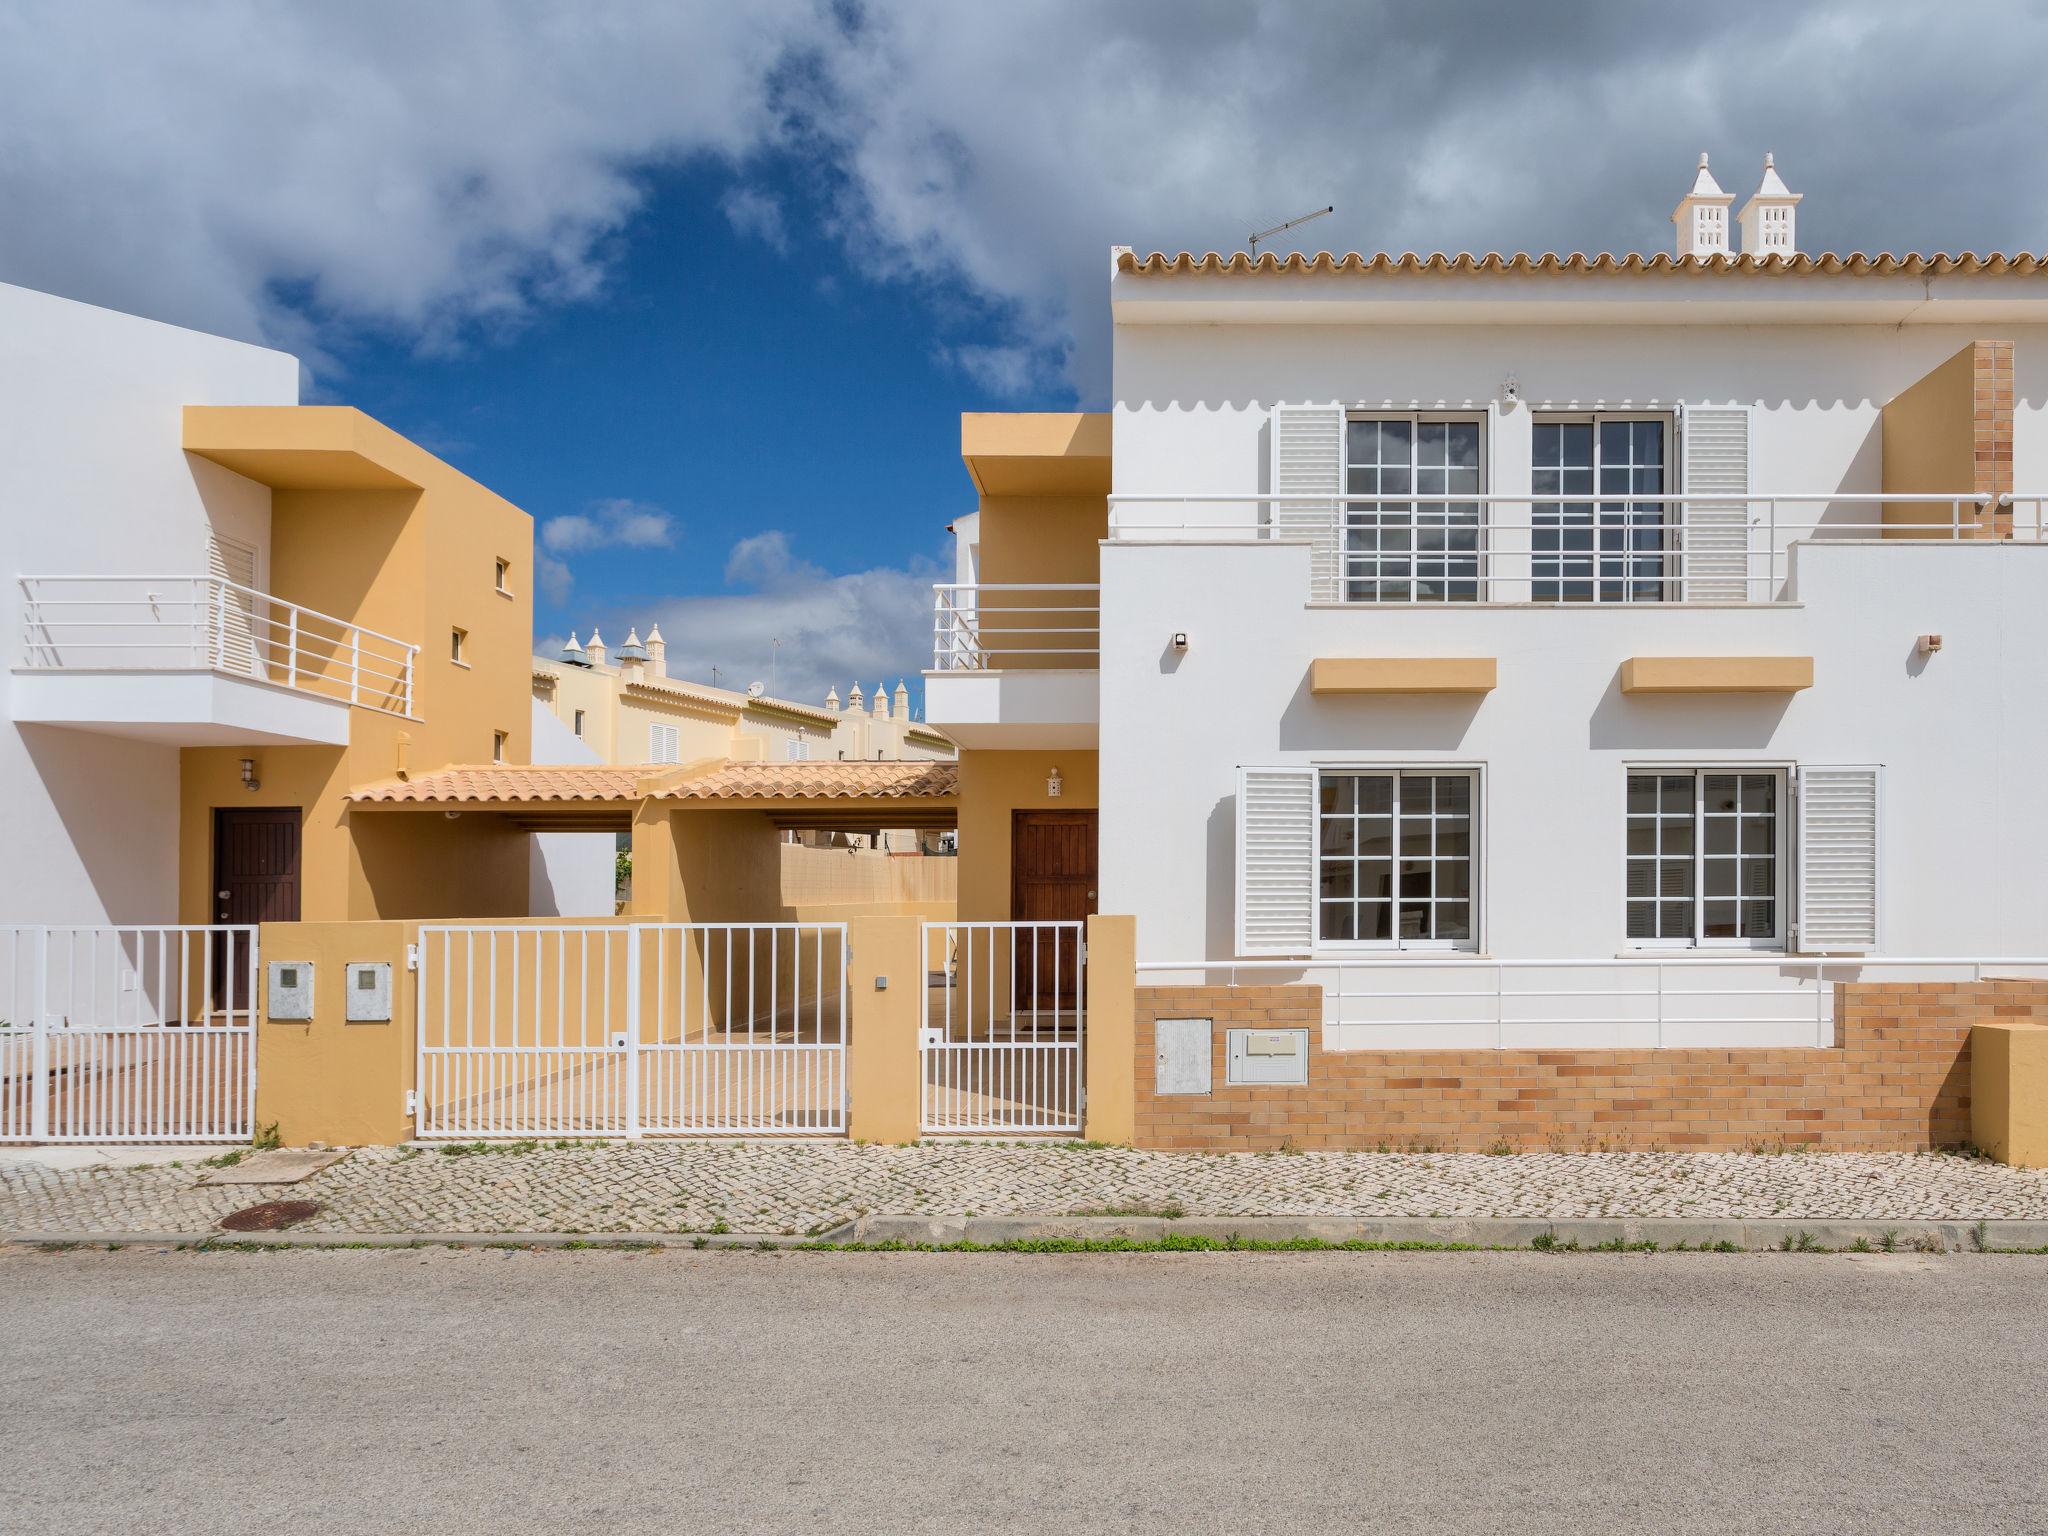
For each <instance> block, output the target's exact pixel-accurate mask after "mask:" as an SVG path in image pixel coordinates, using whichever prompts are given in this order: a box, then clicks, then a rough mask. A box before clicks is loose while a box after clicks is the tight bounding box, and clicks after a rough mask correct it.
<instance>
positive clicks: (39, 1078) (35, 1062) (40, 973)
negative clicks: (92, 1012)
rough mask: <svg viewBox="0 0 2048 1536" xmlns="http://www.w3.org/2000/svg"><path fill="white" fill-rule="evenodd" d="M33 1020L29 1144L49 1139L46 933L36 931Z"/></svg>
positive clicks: (40, 930) (39, 930)
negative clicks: (34, 1011)
mask: <svg viewBox="0 0 2048 1536" xmlns="http://www.w3.org/2000/svg"><path fill="white" fill-rule="evenodd" d="M35 1000H36V1001H35V1008H36V1014H35V1017H34V1018H33V1019H31V1020H29V1027H30V1028H31V1029H33V1030H34V1031H35V1033H34V1034H33V1035H32V1036H31V1037H30V1039H29V1046H28V1049H29V1071H30V1073H31V1074H32V1075H31V1077H30V1080H29V1091H28V1093H29V1110H28V1124H29V1132H28V1134H29V1140H31V1141H48V1140H49V1139H50V930H49V929H48V928H38V929H37V930H36V987H35Z"/></svg>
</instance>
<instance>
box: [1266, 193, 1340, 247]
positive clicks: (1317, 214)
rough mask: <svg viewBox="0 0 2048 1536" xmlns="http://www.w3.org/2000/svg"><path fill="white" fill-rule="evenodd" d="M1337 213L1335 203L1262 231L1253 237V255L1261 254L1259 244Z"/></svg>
mask: <svg viewBox="0 0 2048 1536" xmlns="http://www.w3.org/2000/svg"><path fill="white" fill-rule="evenodd" d="M1336 211H1337V205H1336V204H1335V203H1332V204H1330V205H1329V207H1327V208H1317V209H1314V210H1312V211H1310V212H1308V213H1304V214H1303V215H1302V216H1301V217H1300V218H1298V219H1289V220H1288V221H1287V222H1286V223H1285V224H1275V225H1274V226H1273V227H1272V228H1271V229H1262V230H1260V231H1259V232H1258V233H1257V234H1256V235H1253V236H1252V239H1251V246H1252V254H1253V255H1254V256H1256V255H1258V254H1259V242H1260V241H1261V240H1270V239H1271V238H1272V237H1273V236H1275V235H1284V234H1286V233H1287V231H1288V230H1290V229H1298V228H1300V227H1301V226H1302V225H1303V224H1306V223H1308V222H1309V220H1311V219H1320V218H1321V217H1322V216H1323V215H1324V214H1326V213H1335V212H1336Z"/></svg>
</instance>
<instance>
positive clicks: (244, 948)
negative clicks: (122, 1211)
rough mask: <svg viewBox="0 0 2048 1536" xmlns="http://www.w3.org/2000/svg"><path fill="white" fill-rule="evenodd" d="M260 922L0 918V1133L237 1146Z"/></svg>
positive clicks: (244, 1125)
mask: <svg viewBox="0 0 2048 1536" xmlns="http://www.w3.org/2000/svg"><path fill="white" fill-rule="evenodd" d="M257 964H258V957H257V952H256V929H255V928H254V927H241V926H219V927H201V926H189V927H188V926H177V925H165V926H152V927H99V928H95V927H79V928H61V927H0V1142H23V1141H35V1142H186V1141H194V1142H204V1141H246V1140H248V1139H249V1137H250V1135H251V1134H252V1130H253V1127H252V1125H251V1119H250V1116H251V1110H252V1106H253V1105H254V1102H255V1095H256V1039H255V1036H256V1028H255V1025H256V975H257Z"/></svg>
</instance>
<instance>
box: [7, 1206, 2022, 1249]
mask: <svg viewBox="0 0 2048 1536" xmlns="http://www.w3.org/2000/svg"><path fill="white" fill-rule="evenodd" d="M1173 1237H1204V1238H1209V1239H1212V1240H1214V1241H1216V1242H1227V1241H1229V1240H1230V1239H1232V1238H1237V1239H1241V1240H1244V1241H1248V1242H1258V1243H1284V1242H1293V1241H1301V1240H1313V1241H1319V1242H1324V1243H1330V1244H1341V1243H1349V1242H1359V1243H1428V1244H1451V1243H1458V1244H1466V1245H1469V1246H1472V1247H1476V1248H1530V1247H1534V1246H1535V1245H1536V1244H1537V1242H1538V1240H1539V1239H1541V1240H1544V1241H1545V1244H1546V1246H1551V1245H1554V1246H1558V1247H1568V1246H1572V1245H1576V1246H1577V1247H1579V1248H1582V1249H1583V1248H1598V1247H1601V1246H1603V1245H1605V1244H1611V1243H1617V1242H1620V1243H1655V1244H1656V1245H1657V1246H1658V1247H1659V1248H1660V1249H1671V1248H1676V1247H1677V1246H1678V1245H1679V1244H1680V1243H1684V1244H1685V1245H1687V1246H1688V1247H1691V1248H1703V1247H1704V1248H1711V1247H1714V1246H1716V1245H1718V1244H1722V1243H1731V1244H1733V1245H1734V1246H1735V1247H1736V1248H1738V1249H1742V1250H1744V1251H1745V1252H1766V1251H1779V1250H1784V1249H1787V1248H1791V1249H1794V1250H1796V1249H1798V1248H1799V1247H1801V1246H1802V1245H1803V1244H1804V1245H1812V1246H1813V1247H1816V1248H1821V1249H1830V1250H1841V1249H1848V1248H1850V1247H1852V1246H1853V1245H1854V1244H1855V1243H1856V1242H1858V1241H1859V1240H1860V1241H1862V1242H1863V1243H1866V1244H1867V1245H1868V1246H1869V1247H1871V1248H1873V1249H1879V1250H1882V1249H1883V1248H1884V1247H1885V1243H1886V1240H1887V1238H1889V1239H1890V1242H1891V1245H1892V1247H1893V1249H1894V1250H1895V1251H1902V1252H1913V1251H1926V1252H1941V1253H1970V1252H1974V1251H1977V1249H1978V1247H1979V1244H1980V1242H1981V1244H1982V1247H1983V1249H1984V1251H1987V1252H1992V1251H2018V1250H2025V1249H2040V1248H2048V1221H1984V1222H1970V1221H1800V1220H1794V1219H1786V1218H1782V1217H1771V1218H1742V1219H1735V1218H1730V1219H1712V1218H1706V1219H1699V1220H1694V1219H1689V1218H1684V1217H1644V1218H1627V1217H1574V1218H1570V1219H1559V1220H1554V1221H1553V1220H1543V1219H1541V1218H1527V1219H1523V1218H1512V1217H1508V1218H1502V1217H1454V1218H1444V1219H1434V1218H1429V1217H1386V1218H1378V1219H1372V1220H1354V1219H1349V1218H1344V1217H1318V1216H1181V1217H1163V1216H1056V1215H1050V1216H860V1217H856V1218H854V1219H853V1220H852V1221H848V1222H844V1223H842V1224H841V1225H839V1226H837V1227H833V1228H831V1229H830V1230H829V1231H826V1232H822V1233H819V1234H817V1235H816V1236H813V1237H792V1236H786V1235H783V1234H776V1233H752V1232H726V1233H719V1234H716V1235H713V1234H711V1233H704V1232H361V1233H356V1232H218V1231H209V1232H13V1233H6V1234H0V1242H5V1243H8V1244H11V1245H15V1246H20V1247H49V1246H57V1245H65V1246H84V1247H106V1246H108V1245H119V1246H122V1247H137V1248H147V1247H157V1248H176V1247H199V1246H210V1247H230V1246H233V1247H259V1248H631V1249H639V1248H655V1247H658V1248H669V1249H695V1248H699V1247H702V1248H705V1249H712V1248H753V1249H760V1248H773V1249H788V1248H801V1247H803V1246H805V1245H807V1244H818V1243H825V1244H848V1243H864V1244H876V1243H904V1244H919V1245H925V1244H928V1245H932V1246H936V1247H944V1246H948V1245H952V1244H957V1243H977V1244H982V1245H984V1246H986V1245H993V1244H999V1243H1028V1242H1042V1241H1045V1240H1047V1239H1055V1240H1057V1239H1068V1240H1079V1241H1090V1240H1092V1241H1098V1242H1099V1241H1103V1240H1114V1239H1118V1238H1123V1239H1128V1240H1130V1241H1132V1242H1139V1243H1157V1242H1161V1241H1164V1240H1165V1239H1167V1238H1173Z"/></svg>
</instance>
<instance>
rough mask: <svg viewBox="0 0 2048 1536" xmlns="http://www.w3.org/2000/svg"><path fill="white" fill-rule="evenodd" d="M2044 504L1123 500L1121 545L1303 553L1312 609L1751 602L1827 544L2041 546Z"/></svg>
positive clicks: (2004, 499) (1872, 497) (1116, 522)
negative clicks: (1183, 544)
mask: <svg viewBox="0 0 2048 1536" xmlns="http://www.w3.org/2000/svg"><path fill="white" fill-rule="evenodd" d="M2044 511H2048V497H2040V496H2025V497H2014V496H2001V497H1997V498H1991V497H1979V496H1975V495H1970V494H1963V495H1928V494H1904V495H1880V494H1850V493H1844V492H1831V493H1820V494H1771V493H1765V494H1757V495H1745V496H1730V495H1727V494H1717V495H1711V496H1689V495H1673V494H1665V493H1656V494H1644V495H1627V494H1623V495H1586V494H1579V495H1532V494H1529V493H1527V492H1521V493H1495V494H1471V493H1467V494H1462V495H1458V494H1452V495H1415V494H1407V495H1402V496H1400V497H1398V498H1395V497H1380V498H1372V497H1360V496H1356V495H1347V496H1325V497H1312V496H1300V495H1287V496H1272V495H1230V494H1221V495H1193V496H1181V495H1123V496H1112V497H1111V498H1110V513H1109V529H1110V537H1111V538H1113V539H1117V540H1120V541H1124V542H1143V541H1162V542H1173V541H1192V542H1201V543H1216V542H1232V543H1234V542H1264V541H1286V542H1294V543H1303V544H1307V545H1308V546H1309V550H1310V590H1309V592H1308V594H1307V597H1308V600H1309V601H1310V602H1314V603H1329V604H1341V605H1346V606H1350V605H1366V604H1388V603H1394V604H1409V605H1417V604H1441V603H1499V604H1541V605H1557V606H1574V605H1587V604H1652V603H1662V604H1672V603H1686V604H1700V605H1705V604H1716V605H1730V604H1733V605H1744V604H1748V605H1759V604H1770V603H1783V602H1790V601H1794V600H1796V597H1797V592H1796V586H1795V580H1794V577H1795V571H1796V551H1797V550H1798V549H1799V547H1800V546H1802V545H1806V544H1817V543H1823V542H1827V541H1850V542H1863V541H1883V542H1887V543H1889V542H1893V541H1899V542H1913V541H1926V540H1937V541H1943V542H1959V541H1966V540H1999V539H2004V540H2019V541H2025V542H2042V541H2043V540H2044V538H2048V531H2044Z"/></svg>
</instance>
